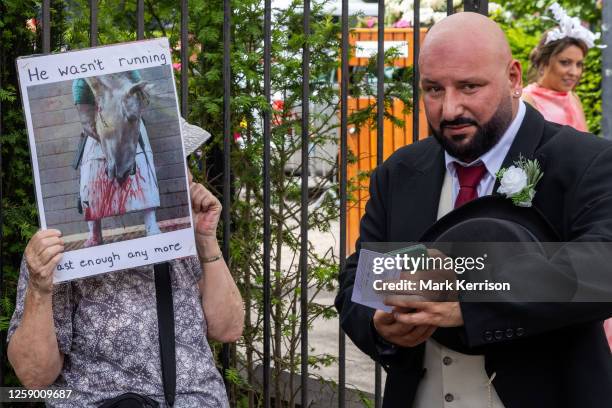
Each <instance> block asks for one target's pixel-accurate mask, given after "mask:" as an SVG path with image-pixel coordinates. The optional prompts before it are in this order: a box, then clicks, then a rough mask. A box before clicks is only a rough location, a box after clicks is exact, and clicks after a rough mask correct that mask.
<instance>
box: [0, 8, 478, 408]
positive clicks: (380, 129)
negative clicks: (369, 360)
mask: <svg viewBox="0 0 612 408" xmlns="http://www.w3.org/2000/svg"><path fill="white" fill-rule="evenodd" d="M136 2H137V27H136V34H137V38H138V39H144V26H145V22H144V0H136ZM341 2H342V14H341V26H342V54H341V55H342V59H341V71H342V75H341V100H340V105H341V111H340V112H341V114H340V122H341V125H340V158H341V159H340V163H339V164H340V165H339V173H340V174H339V179H340V251H339V253H340V265H339V268H340V271H343V270H344V268H345V266H346V257H345V254H346V248H347V236H346V235H347V234H346V225H347V224H346V222H347V209H346V206H347V153H348V151H347V134H348V128H347V117H348V109H347V108H348V101H347V98H348V90H349V88H348V78H349V71H348V67H349V14H348V10H349V1H348V0H342V1H341ZM419 3H420V2H419V1H418V0H417V1H415V3H414V17H413V21H414V26H415V27H419V26H420V24H419V17H420V4H419ZM223 4H224V18H223V50H224V57H223V83H224V87H223V89H224V102H223V105H224V110H223V124H224V132H223V215H222V217H223V220H224V222H223V225H224V229H223V255H224V257H225V259H229V256H230V247H229V242H230V240H229V238H230V233H231V231H230V211H229V209H230V205H231V202H230V200H231V195H230V182H231V180H230V149H231V140H232V139H231V129H230V123H231V122H230V120H231V117H230V102H231V95H230V92H231V88H230V84H231V83H230V79H231V67H230V44H231V41H232V38H231V24H232V23H231V15H232V9H231V5H230V1H229V0H224V2H223ZM188 7H189V2H188V0H181V1H180V12H181V14H180V15H181V24H180V38H181V50H180V55H181V61H188V58H189V56H188V43H189V38H188V28H187V27H188V26H187V23H188V11H189V9H188ZM447 10H449V11H451V12H452V10H453V0H447ZM464 10H466V11H475V12H479V13H482V14H487V10H488V1H487V0H466V1H465V4H464ZM310 11H311V5H310V0H304V12H303V29H304V33H306V41H307V39H308V33H309V32H310V23H311V13H310ZM89 12H90V44H91V46H96V45H98V44H97V37H98V3H97V1H95V0H91V1H90V2H89ZM384 14H385V5H384V1H383V0H378V19H379V21H384ZM271 21H272V6H271V0H265V9H264V92H265V98H266V101H267V103H268V104H270V103H271V95H270V93H271V89H270V83H271V78H270V69H271V68H270V67H271V62H272V61H271ZM41 27H42V47H41V48H42V52H43V53H49V52H50V51H51V32H50V29H51V23H50V0H43V2H42V22H41ZM419 43H420V38H419V30H414V38H413V47H414V60H415V61H416V60H417V59H418V55H419ZM383 50H384V24H379V25H378V54H377V56H378V61H377V76H378V81H377V104H378V106H383V96H384V71H383V70H384V59H383V58H384V52H383ZM0 61H1V60H0ZM5 63H7V64H9V63H13V62H12V61H6V62H5ZM309 64H310V50H309V47H308V46H304V47H303V62H302V83H303V89H302V92H303V102H302V103H303V108H302V127H301V128H302V132H301V146H302V148H301V153H302V157H301V165H302V168H303V169H307V168H309V155H308V149H309V135H308V124H309V115H310V112H309V98H310V71H309ZM1 69H2V67H0V70H1ZM412 69H413V83H412V87H413V107H414V111H413V118H414V119H413V123H412V129H413V132H412V134H413V137H414V138H415V140H416V139H417V138H418V130H419V104H418V100H419V92H418V90H419V88H418V81H419V72H418V66H417V64H413V65H412ZM180 78H181V80H180V109H181V113H182V115H183V116H187V113H188V111H189V106H188V99H187V96H188V87H187V85H188V64H187V63H183V64H181V72H180ZM1 79H2V76H0V80H1ZM1 85H2V84H1V83H0V86H1ZM383 115H384V111H383V110H382V109H379V110H378V112H377V157H376V162H377V164H380V163H381V162H382V160H383V143H384V137H385V136H384V116H383ZM263 119H264V121H263V123H264V129H263V134H264V150H263V177H264V183H263V186H262V191H263V199H264V214H263V217H264V225H263V231H264V242H263V251H264V256H263V267H264V282H263V302H264V344H263V355H264V357H263V390H262V392H263V405H264V407H266V408H267V407H270V388H271V387H270V384H271V382H270V363H271V359H270V352H271V350H270V341H271V322H270V312H271V311H270V307H271V293H270V287H271V279H270V271H271V265H270V254H271V241H270V234H271V219H270V198H271V191H270V186H271V180H270V157H271V120H272V118H271V112H270V111H269V110H267V111H265V113H264V118H263ZM1 132H2V105H1V102H0V133H1ZM1 165H2V162H1V159H0V167H1ZM1 198H2V191H1V184H0V199H1ZM300 214H301V220H302V221H301V224H300V230H301V247H300V263H299V265H300V266H299V268H300V278H301V299H300V300H301V302H300V306H301V313H300V315H301V322H300V328H301V354H302V359H301V397H300V400H301V404H300V405H301V406H302V407H307V406H308V405H309V390H308V368H309V367H308V358H307V356H308V323H307V322H308V298H307V276H308V272H309V271H308V263H307V258H306V256H307V250H308V247H307V245H308V228H307V217H308V172H307V171H302V172H301V212H300ZM0 221H2V213H1V208H0ZM0 234H2V231H1V230H0ZM0 238H2V236H1V235H0ZM1 259H2V258H1V257H0V283H2V279H3V275H2V263H1V262H2V260H1ZM0 287H2V289H3V286H1V285H0ZM5 351H6V345H5V341H4V333H3V338H2V362H3V364H0V369H1V370H2V373H0V374H1V375H2V378H1V380H2V384H4V372H5V364H6V357H5ZM338 356H339V372H338V379H339V384H338V385H339V387H338V402H337V403H338V407H341V408H344V407H345V406H346V392H345V388H346V371H345V358H346V339H345V335H344V333H343V332H342V329H341V328H340V337H339V349H338ZM304 357H306V358H304ZM229 361H230V359H229V348H228V347H227V345H225V346H224V349H223V353H222V364H223V367H224V369H227V368H228V367H229ZM374 381H375V395H374V397H375V406H376V407H377V408H378V407H380V406H381V402H382V392H381V368H380V366H379V365H376V370H375V375H374Z"/></svg>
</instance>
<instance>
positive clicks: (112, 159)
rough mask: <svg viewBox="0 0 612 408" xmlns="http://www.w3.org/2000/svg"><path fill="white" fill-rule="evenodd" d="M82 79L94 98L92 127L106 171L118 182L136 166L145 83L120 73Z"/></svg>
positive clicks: (121, 181) (132, 172)
mask: <svg viewBox="0 0 612 408" xmlns="http://www.w3.org/2000/svg"><path fill="white" fill-rule="evenodd" d="M86 81H87V83H88V84H89V86H90V87H91V89H92V91H93V93H94V95H95V98H96V106H97V110H98V112H97V114H96V130H97V133H98V135H99V137H100V144H101V146H102V152H103V153H104V156H105V157H106V174H107V175H108V177H109V178H110V179H116V180H117V181H118V182H119V183H120V184H121V183H123V182H124V181H125V180H126V178H127V177H128V176H129V175H130V174H134V172H135V170H136V149H137V148H138V137H139V135H140V118H141V115H142V111H143V109H144V108H145V106H146V105H147V103H148V95H147V92H146V87H147V85H148V83H147V82H144V81H141V82H138V83H136V84H135V83H133V82H131V81H130V80H129V79H128V78H127V76H123V75H121V74H111V75H107V76H103V77H92V78H87V79H86Z"/></svg>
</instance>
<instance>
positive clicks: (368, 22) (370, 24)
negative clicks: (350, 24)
mask: <svg viewBox="0 0 612 408" xmlns="http://www.w3.org/2000/svg"><path fill="white" fill-rule="evenodd" d="M376 20H377V19H376V18H375V17H368V19H367V20H366V25H367V26H368V28H372V27H374V25H375V24H376Z"/></svg>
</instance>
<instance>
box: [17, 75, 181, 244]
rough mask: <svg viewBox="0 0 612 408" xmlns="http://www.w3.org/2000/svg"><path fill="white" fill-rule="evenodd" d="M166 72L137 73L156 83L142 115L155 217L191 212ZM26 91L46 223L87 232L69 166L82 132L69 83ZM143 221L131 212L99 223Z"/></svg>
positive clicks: (67, 232) (66, 231) (76, 180)
mask: <svg viewBox="0 0 612 408" xmlns="http://www.w3.org/2000/svg"><path fill="white" fill-rule="evenodd" d="M170 71H171V68H170V67H169V66H165V67H156V68H148V69H144V70H141V71H140V74H141V76H142V79H143V80H145V81H148V82H151V83H152V84H153V85H154V86H153V88H152V89H151V93H150V96H151V99H150V104H149V106H148V107H147V110H146V111H145V113H144V115H143V118H144V121H145V124H146V128H147V132H148V135H149V140H150V142H151V147H152V148H153V159H154V161H155V167H156V171H157V179H158V183H159V192H160V200H161V207H159V208H158V209H157V219H158V221H163V220H168V219H173V218H180V217H186V216H188V215H189V208H188V206H187V205H188V202H187V201H188V200H187V193H186V191H185V183H184V173H183V158H182V148H181V139H180V133H179V123H178V117H177V115H176V102H175V99H174V90H173V84H172V80H171V77H170V76H169V75H171V73H170ZM28 95H29V98H30V109H31V113H32V124H33V127H34V138H35V139H36V150H37V157H38V164H39V167H40V180H41V189H42V195H43V197H42V198H43V205H44V208H45V214H46V218H47V225H48V227H49V228H58V229H60V230H61V231H62V232H63V234H64V235H70V234H74V233H81V232H87V223H86V222H85V221H84V218H83V215H82V214H79V213H78V211H77V202H78V193H79V171H78V170H74V169H73V168H72V166H71V164H72V160H73V158H74V154H75V151H76V149H77V147H78V143H79V140H80V134H81V130H82V127H81V123H80V121H79V116H78V113H77V111H76V108H75V107H74V102H73V99H72V81H64V82H58V83H54V84H48V85H37V86H33V87H30V88H29V89H28ZM142 223H143V221H142V214H140V213H132V214H126V215H123V216H118V217H109V218H105V219H104V221H103V225H102V226H103V228H104V229H109V228H117V227H122V226H126V227H127V226H133V225H138V224H142Z"/></svg>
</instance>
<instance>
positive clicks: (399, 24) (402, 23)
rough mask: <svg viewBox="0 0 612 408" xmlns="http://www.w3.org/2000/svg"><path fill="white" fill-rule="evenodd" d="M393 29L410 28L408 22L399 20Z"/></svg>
mask: <svg viewBox="0 0 612 408" xmlns="http://www.w3.org/2000/svg"><path fill="white" fill-rule="evenodd" d="M393 27H395V28H406V27H410V22H409V21H406V20H400V21H396V22H395V24H393Z"/></svg>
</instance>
